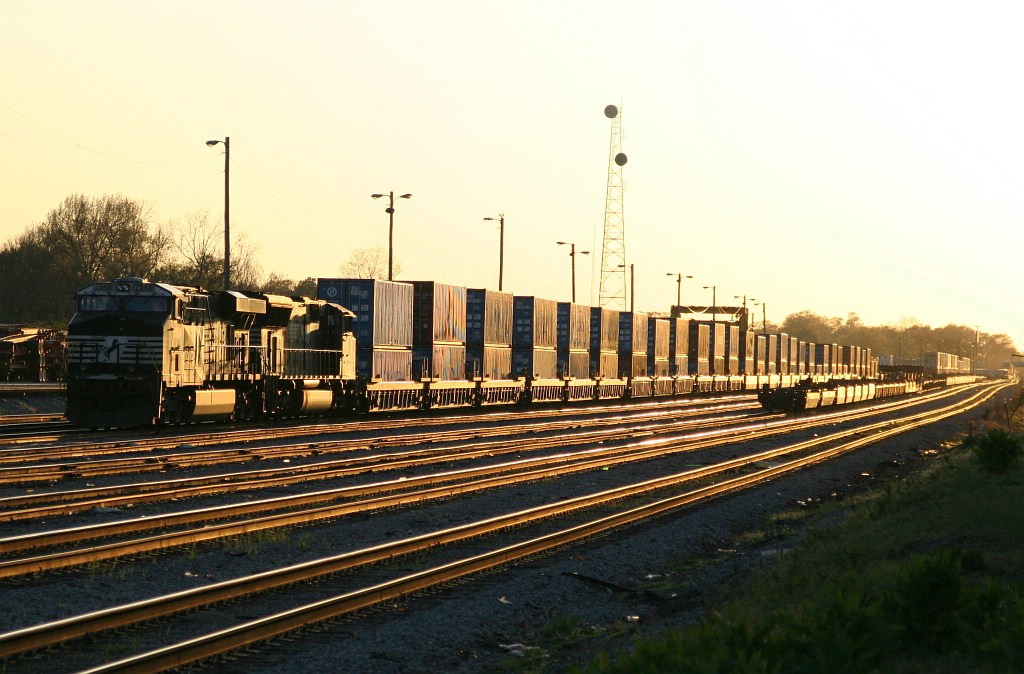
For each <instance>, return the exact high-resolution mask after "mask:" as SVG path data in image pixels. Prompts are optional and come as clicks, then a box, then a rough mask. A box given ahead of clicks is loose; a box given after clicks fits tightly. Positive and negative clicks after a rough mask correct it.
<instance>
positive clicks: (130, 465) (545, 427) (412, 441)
mask: <svg viewBox="0 0 1024 674" xmlns="http://www.w3.org/2000/svg"><path fill="white" fill-rule="evenodd" d="M760 409H761V407H760V405H758V404H757V403H754V402H736V403H720V404H712V405H705V406H702V407H692V406H687V407H685V408H682V409H679V410H676V411H675V413H674V414H673V415H672V416H671V417H668V416H666V414H665V413H664V412H663V411H654V412H651V411H643V412H629V413H627V414H611V415H608V416H605V417H600V418H598V417H594V418H591V419H588V420H587V421H586V422H581V421H579V420H577V419H573V418H570V419H564V420H563V419H559V420H556V421H548V422H538V421H525V422H522V421H518V420H517V423H514V424H506V425H490V426H487V425H483V424H482V423H481V424H477V425H473V426H470V427H460V428H455V429H450V430H445V431H434V432H430V433H404V434H393V435H375V436H372V437H367V438H354V439H340V440H319V441H316V442H309V441H303V442H298V443H290V444H285V445H260V446H256V447H229V448H226V449H220V450H203V451H198V452H197V451H170V452H161V453H160V454H153V453H152V452H149V453H139V450H138V449H137V448H134V447H132V448H130V449H131V454H134V456H119V457H118V458H111V459H93V458H88V457H87V458H78V459H77V460H70V461H69V460H67V459H65V460H60V459H61V458H62V457H63V455H62V454H60V453H57V454H55V455H49V456H44V457H41V458H53V459H56V460H55V461H54V462H52V463H41V464H28V465H24V464H20V463H16V462H13V461H12V462H11V463H12V464H14V465H6V466H4V465H2V464H0V485H3V484H24V483H43V482H53V481H57V480H63V479H67V478H71V477H92V476H98V475H116V474H123V473H142V472H154V471H163V470H166V469H168V468H190V467H197V466H208V465H218V464H227V463H238V462H248V461H254V460H268V459H294V458H298V457H308V456H320V455H324V454H334V453H341V452H353V451H368V450H375V449H382V448H385V447H401V446H410V445H417V444H440V443H454V442H458V441H469V440H478V439H481V438H486V437H501V436H508V435H515V434H523V435H535V434H539V433H555V432H559V431H566V430H568V429H576V428H580V427H581V426H582V425H583V424H584V423H585V425H586V426H587V428H588V429H591V430H592V431H596V429H599V428H612V427H615V426H624V425H628V427H630V428H636V426H637V425H638V424H648V425H647V426H644V427H642V428H641V429H640V430H639V431H633V432H647V433H656V432H668V431H671V430H673V427H675V426H678V425H679V424H680V423H682V424H683V425H688V424H692V423H693V422H692V421H690V420H691V419H693V418H694V417H702V418H706V419H707V421H706V423H714V421H715V419H719V420H721V421H722V422H723V423H724V422H727V421H728V418H727V415H732V414H736V413H740V412H751V411H755V410H756V411H760ZM711 415H714V416H713V417H712V416H711ZM616 435H621V432H616V431H614V429H613V430H610V431H608V436H609V437H615V436H616ZM226 444H232V445H233V444H236V440H235V439H234V438H233V437H231V436H229V440H228V441H227V442H226ZM179 447H180V445H179ZM448 451H450V450H448ZM106 453H107V452H106V448H101V450H100V454H101V455H104V454H106ZM125 453H127V452H125ZM291 470H293V471H294V472H299V470H300V469H299V468H298V467H292V468H291ZM255 472H256V471H253V473H255ZM4 502H5V500H4V499H0V507H3V506H2V504H3V503H4Z"/></svg>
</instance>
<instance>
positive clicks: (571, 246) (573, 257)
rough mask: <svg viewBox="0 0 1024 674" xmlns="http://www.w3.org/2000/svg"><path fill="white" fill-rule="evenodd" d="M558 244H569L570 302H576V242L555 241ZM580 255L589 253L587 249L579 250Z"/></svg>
mask: <svg viewBox="0 0 1024 674" xmlns="http://www.w3.org/2000/svg"><path fill="white" fill-rule="evenodd" d="M555 243H557V244H558V245H559V246H569V260H570V261H571V262H572V264H571V265H570V266H571V268H572V303H573V304H576V244H575V243H570V242H568V241H555ZM580 255H590V251H589V250H581V251H580Z"/></svg>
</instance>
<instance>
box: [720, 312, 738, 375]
mask: <svg viewBox="0 0 1024 674" xmlns="http://www.w3.org/2000/svg"><path fill="white" fill-rule="evenodd" d="M739 373H740V326H739V325H736V324H733V323H727V324H725V372H724V373H723V374H739Z"/></svg>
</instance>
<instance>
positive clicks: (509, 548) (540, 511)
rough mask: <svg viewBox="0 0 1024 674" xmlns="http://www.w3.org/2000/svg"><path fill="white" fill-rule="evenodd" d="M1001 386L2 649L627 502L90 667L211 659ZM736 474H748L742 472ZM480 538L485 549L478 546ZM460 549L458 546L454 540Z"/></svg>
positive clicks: (943, 412)
mask: <svg viewBox="0 0 1024 674" xmlns="http://www.w3.org/2000/svg"><path fill="white" fill-rule="evenodd" d="M995 391H996V387H986V388H984V389H981V390H978V391H976V392H975V393H974V394H973V395H972V396H971V397H970V399H968V400H966V401H959V402H956V403H953V404H949V405H945V406H944V407H942V408H941V409H937V410H930V411H926V412H920V413H916V414H913V415H911V416H909V417H907V418H906V419H902V420H899V421H892V420H887V421H879V422H875V423H873V424H868V425H860V426H858V427H856V428H848V429H844V430H840V431H837V432H834V433H829V434H823V435H821V437H815V438H811V439H809V440H806V441H803V442H799V443H794V444H790V445H786V446H783V447H778V448H775V449H771V450H766V451H762V452H758V453H756V454H752V455H749V456H744V457H739V458H736V459H732V460H729V461H724V462H718V463H716V464H714V465H710V466H706V467H702V468H699V469H692V470H687V471H683V472H679V473H674V474H672V475H667V476H663V477H660V478H657V479H654V480H645V481H643V482H640V483H635V484H628V485H623V486H621V487H618V488H615V489H609V490H602V491H599V492H595V493H591V494H586V495H583V496H580V497H578V498H575V499H571V500H563V501H559V502H557V503H554V504H549V505H545V506H543V507H537V508H531V509H529V510H523V511H516V512H509V513H506V514H504V515H502V516H500V517H494V518H489V519H488V520H487V521H480V522H472V523H469V524H466V525H463V526H460V527H453V528H448V529H445V530H442V531H436V532H431V533H429V534H423V535H420V536H415V537H410V538H408V539H403V540H399V541H392V542H389V543H386V544H382V545H378V546H373V547H371V548H366V549H360V550H355V551H351V552H349V553H345V554H343V555H335V556H333V557H330V558H324V559H319V560H315V561H312V562H308V563H304V564H300V565H294V566H292V567H288V568H285V569H280V570H274V571H271V572H267V573H263V574H258V575H254V576H250V577H244V578H238V579H234V580H231V581H227V582H224V583H213V584H209V585H206V586H203V587H200V588H195V589H194V590H190V591H187V592H179V593H175V594H173V595H168V596H162V597H155V598H152V599H150V600H146V601H144V602H136V603H135V604H132V605H130V606H124V607H114V608H111V609H107V610H104V611H99V612H94V613H91V614H86V615H82V616H76V617H73V618H68V619H66V620H61V621H57V622H54V623H48V624H45V625H39V626H35V627H30V628H26V629H24V630H18V631H17V632H12V633H7V634H3V635H0V655H5V656H10V655H13V654H15V653H19V652H23V651H26V650H31V649H37V648H41V647H44V646H48V645H53V644H55V643H59V642H63V641H66V640H68V639H72V638H75V637H78V636H81V635H83V634H95V633H96V632H97V631H100V630H109V629H116V628H118V627H123V626H126V625H134V624H138V623H140V622H144V621H151V620H154V619H156V618H158V617H160V616H169V615H172V614H177V613H179V612H181V611H184V610H187V609H194V608H196V607H200V606H208V605H210V603H211V602H223V601H225V600H227V599H232V600H239V599H240V598H243V597H246V596H249V595H252V594H253V593H261V592H265V591H266V590H268V589H274V588H281V587H284V586H287V585H293V584H295V583H300V582H302V583H306V582H309V581H311V580H313V579H319V578H322V577H323V576H325V575H329V574H336V573H338V572H339V571H341V570H349V571H351V570H352V569H356V568H364V567H366V568H375V567H369V566H368V565H370V564H371V563H372V562H379V561H380V560H383V559H395V558H397V557H398V556H400V555H408V554H411V553H416V554H422V553H423V551H425V550H435V549H438V548H439V547H440V546H442V545H443V546H445V549H452V547H453V545H452V544H453V543H456V542H459V541H464V540H467V539H469V538H473V539H477V538H478V537H480V536H484V535H488V534H492V533H493V532H497V531H507V530H508V529H509V527H516V530H522V528H523V527H525V526H527V525H532V524H533V523H534V522H537V521H551V518H552V517H555V516H556V515H557V516H563V517H564V516H565V515H567V514H569V513H581V512H587V511H589V510H592V509H594V508H608V507H613V506H614V504H619V503H622V504H623V505H622V506H615V507H616V511H615V512H614V513H612V514H608V515H604V516H600V517H595V516H591V517H583V518H582V519H581V520H579V521H576V522H574V523H573V524H571V525H569V526H564V525H563V526H557V527H555V528H553V529H551V530H548V531H545V532H544V533H540V534H536V535H534V534H530V535H529V536H526V537H521V540H518V541H516V542H514V543H511V544H509V543H508V542H507V541H505V540H500V541H494V542H492V543H489V544H488V549H487V550H486V551H485V552H482V553H481V552H478V551H476V552H474V553H473V554H466V552H465V551H464V549H458V550H459V552H455V553H453V554H452V555H449V557H450V558H449V559H447V560H446V561H442V562H439V563H433V562H431V563H430V565H428V566H427V568H423V569H420V570H418V571H416V572H414V573H406V574H392V577H391V578H390V579H388V580H385V581H381V580H380V579H379V578H377V577H376V576H373V581H372V582H371V583H367V585H366V586H363V587H356V588H354V589H350V590H348V591H346V592H343V593H340V594H334V595H330V594H329V593H328V596H326V597H323V598H320V599H318V600H316V601H313V602H307V603H303V604H300V605H295V606H292V607H291V608H288V609H287V610H280V611H275V612H272V613H269V614H266V615H264V616H263V617H260V618H257V619H253V620H249V621H247V622H245V623H244V624H241V625H234V626H231V627H229V628H225V629H220V630H215V631H212V632H209V633H201V634H193V635H192V636H191V637H190V638H185V639H181V640H180V641H178V642H177V643H171V644H169V645H164V646H161V647H159V648H153V647H152V646H150V647H149V648H150V650H148V651H146V652H143V653H139V654H134V655H130V656H128V657H125V658H123V659H121V660H118V661H116V662H111V663H108V664H102V665H99V666H98V667H96V668H95V669H92V670H89V671H94V672H141V671H157V670H161V669H167V668H171V667H175V666H179V665H181V664H183V663H185V662H191V661H195V660H200V659H204V658H209V657H211V656H213V655H216V654H218V653H223V652H225V651H229V650H232V649H236V648H239V647H241V646H245V645H247V644H251V643H255V642H257V641H260V640H263V639H266V638H269V637H271V636H274V635H279V634H283V633H286V632H288V631H291V630H295V629H302V628H304V627H306V626H308V625H309V624H311V623H313V622H317V621H321V620H325V619H329V618H332V617H335V616H338V615H342V614H346V613H350V612H352V611H356V610H359V609H362V608H365V607H368V606H371V605H374V604H377V603H380V602H384V601H389V600H392V599H395V598H398V597H404V596H407V595H408V594H409V593H412V592H417V591H420V590H423V589H425V588H429V587H433V586H436V585H438V584H444V583H449V582H451V581H452V580H454V579H458V578H462V577H465V576H466V575H470V574H474V573H478V572H479V571H481V570H484V569H488V568H493V567H495V566H500V565H503V564H507V563H508V562H510V561H513V560H516V559H522V558H523V557H526V556H531V555H536V554H539V553H541V552H544V551H546V550H550V549H552V548H555V547H560V546H564V545H567V544H570V543H573V542H576V541H579V540H581V539H583V538H586V537H590V536H594V535H597V534H599V533H601V532H605V531H608V530H613V529H616V528H620V527H623V526H628V525H629V524H632V523H635V522H637V521H641V520H644V519H648V518H651V517H654V516H657V515H658V514H662V513H665V512H670V511H672V510H675V509H678V508H680V507H684V506H686V505H688V504H691V503H695V502H699V501H702V500H706V499H708V498H713V497H715V496H718V495H721V494H723V493H728V492H731V491H735V490H738V489H743V488H745V487H747V486H749V485H751V484H756V483H760V482H763V481H765V480H769V479H773V478H775V477H777V476H779V475H782V474H785V473H787V472H791V471H794V470H798V469H800V468H803V467H805V466H807V465H810V464H813V463H817V462H821V461H825V460H828V459H829V458H832V457H834V456H836V455H839V454H842V453H845V452H848V451H851V450H853V449H856V448H858V447H861V446H864V445H865V444H869V443H872V442H877V441H879V440H880V439H882V438H884V437H888V436H890V435H893V434H897V433H901V432H904V431H906V430H910V429H911V428H915V427H918V426H921V425H924V424H928V423H933V422H934V421H936V420H938V419H941V418H945V417H948V416H951V415H955V414H959V413H961V412H962V411H964V410H965V409H967V408H969V407H970V406H973V405H977V404H980V402H982V401H983V400H984V399H986V398H987V397H990V396H991V395H993V394H994V392H995ZM769 461H770V462H773V464H772V465H771V466H770V467H763V466H764V465H765V464H766V462H769ZM736 471H744V472H743V474H740V475H736V474H735V473H736ZM711 478H715V481H714V482H710V483H708V482H702V481H707V480H709V479H711ZM695 482H696V483H698V484H697V486H695V487H687V486H686V485H693V484H694V483H695ZM665 489H674V490H676V491H675V492H674V493H670V494H668V495H665V494H664V493H663V490H665ZM644 494H647V495H651V494H655V495H657V497H656V498H653V500H648V501H646V502H644V503H641V504H639V505H638V504H636V503H635V501H632V500H630V501H628V502H626V501H624V500H625V499H635V498H637V497H638V496H641V495H644ZM487 540H489V539H487ZM475 545H476V547H479V543H476V544H475ZM455 547H456V548H457V546H455ZM346 577H348V576H346ZM176 638H177V637H176ZM76 666H77V665H76Z"/></svg>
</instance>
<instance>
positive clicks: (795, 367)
mask: <svg viewBox="0 0 1024 674" xmlns="http://www.w3.org/2000/svg"><path fill="white" fill-rule="evenodd" d="M789 373H790V374H800V340H799V339H798V338H796V337H790V338H789Z"/></svg>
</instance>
